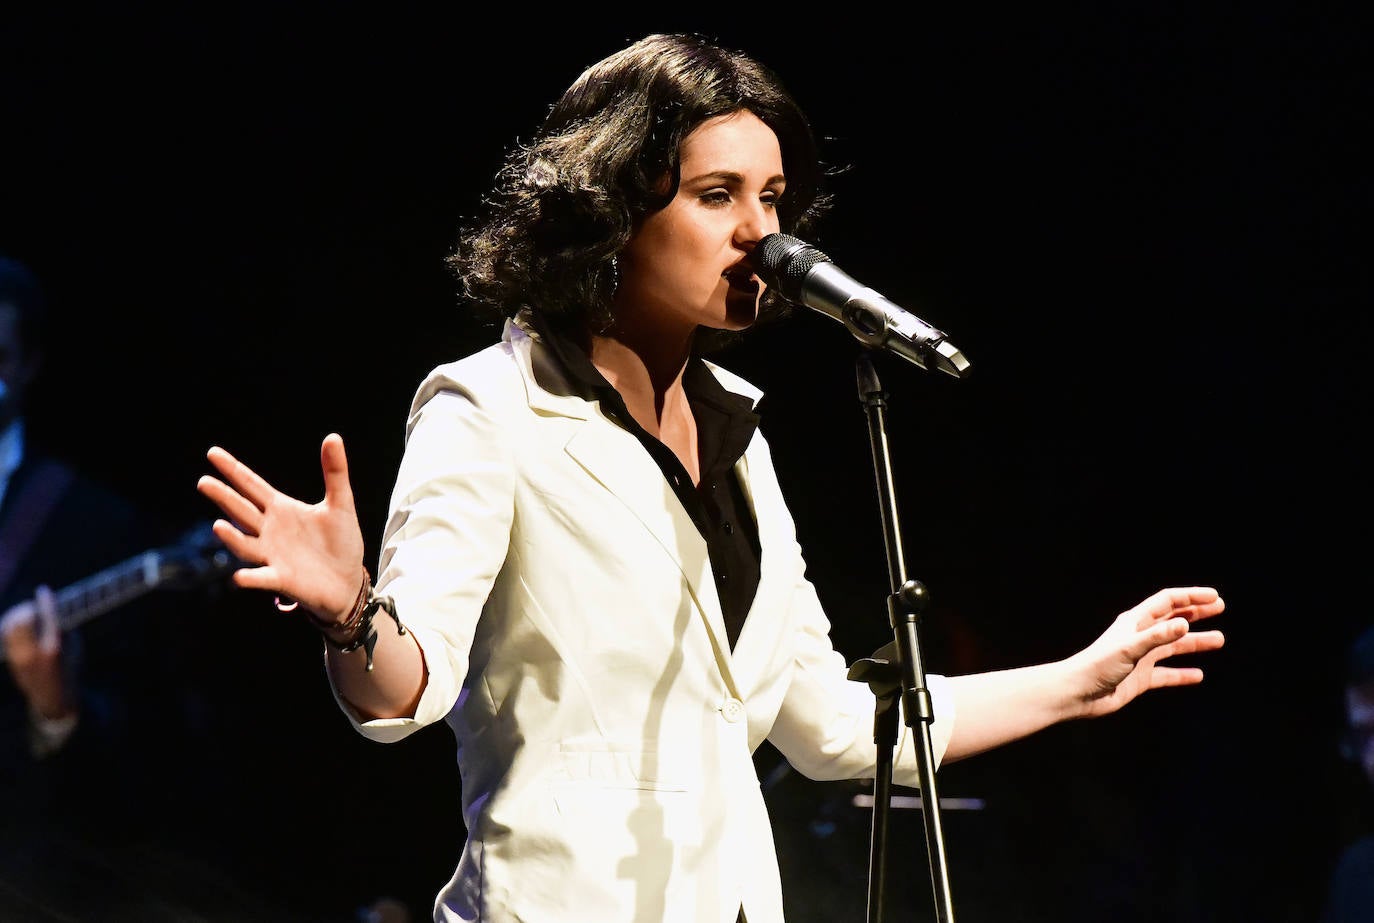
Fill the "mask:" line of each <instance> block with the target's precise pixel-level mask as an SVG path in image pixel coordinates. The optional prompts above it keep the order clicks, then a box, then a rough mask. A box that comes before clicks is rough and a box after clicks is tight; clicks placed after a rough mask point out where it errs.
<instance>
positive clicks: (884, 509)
mask: <svg viewBox="0 0 1374 923" xmlns="http://www.w3.org/2000/svg"><path fill="white" fill-rule="evenodd" d="M857 377H858V386H859V400H860V401H861V402H862V403H863V405H864V408H865V410H866V412H867V416H868V433H869V441H870V443H871V447H872V452H873V473H874V476H875V479H876V481H877V487H878V506H879V511H880V513H881V517H882V524H883V535H884V540H885V544H886V550H887V569H888V578H889V581H890V584H891V589H892V592H891V594H890V595H889V596H888V620H889V623H890V624H891V627H892V633H893V640H892V643H891V644H889V645H886V646H885V647H884V648H883V649H882V650H881V651H879V652H878V654H876V655H875V656H874V657H873V658H872V659H869V660H864V661H859V662H858V663H856V664H855V665H854V666H853V667H852V668H851V669H850V671H849V678H850V679H853V680H858V681H867V682H868V684H869V686H870V687H871V688H872V689H873V691H874V695H875V697H876V700H877V707H876V712H875V716H874V725H873V727H874V742H875V743H876V744H877V746H878V759H877V767H878V771H877V773H876V775H875V777H874V780H873V827H872V837H871V842H870V849H871V853H870V856H869V897H868V920H869V923H881V921H882V916H883V910H884V906H883V905H884V889H885V883H886V874H885V870H886V867H887V828H888V815H889V813H890V811H891V800H892V799H891V794H892V793H891V787H892V761H893V751H894V750H895V748H896V744H897V715H898V710H897V709H896V708H894V707H893V705H894V697H895V696H896V695H897V693H898V692H900V695H901V703H902V714H903V715H904V717H905V720H906V724H907V726H908V727H909V728H911V730H912V732H913V735H912V737H913V740H914V741H915V744H916V748H917V749H916V759H917V772H918V773H919V777H920V785H921V814H922V816H923V817H924V819H925V833H926V854H927V857H928V859H929V865H930V880H931V887H932V891H933V893H934V898H935V917H936V920H937V921H938V923H953V920H954V902H953V898H952V896H951V891H950V885H949V867H948V862H947V860H946V857H945V842H944V831H943V829H942V824H941V820H940V798H939V794H938V792H937V790H936V781H935V754H934V749H933V747H932V745H931V742H930V723H931V721H933V720H934V717H935V716H934V714H933V711H932V707H931V701H930V691H929V690H928V689H927V688H926V684H925V668H924V665H923V664H922V661H921V645H920V632H919V624H918V623H919V621H920V616H921V614H922V612H923V611H924V610H925V607H926V603H927V601H928V594H927V593H926V588H925V586H924V585H923V584H921V583H920V582H918V581H916V580H912V579H911V578H910V577H908V576H907V572H906V558H905V555H904V554H903V551H902V539H901V523H900V519H899V518H898V515H897V498H896V496H895V493H894V491H893V487H892V460H891V454H890V451H889V448H888V441H887V425H886V416H887V395H886V393H884V391H883V389H882V385H881V383H880V382H879V381H878V374H877V372H876V370H875V369H874V367H873V360H872V358H871V356H870V355H869V353H868V352H867V351H865V352H863V353H861V354H860V356H859V360H858V369H857ZM894 658H895V663H894V662H893V659H894Z"/></svg>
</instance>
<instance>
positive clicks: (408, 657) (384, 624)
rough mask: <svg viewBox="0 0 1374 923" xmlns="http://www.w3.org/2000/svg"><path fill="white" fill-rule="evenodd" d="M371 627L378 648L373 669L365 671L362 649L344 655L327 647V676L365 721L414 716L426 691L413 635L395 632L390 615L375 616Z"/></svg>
mask: <svg viewBox="0 0 1374 923" xmlns="http://www.w3.org/2000/svg"><path fill="white" fill-rule="evenodd" d="M374 628H375V631H376V632H377V645H376V647H375V648H373V651H372V669H371V670H370V671H369V670H368V669H367V653H366V651H365V650H364V649H362V648H359V649H358V650H355V651H352V652H350V653H344V652H343V651H341V650H339V649H337V648H335V647H333V646H332V645H326V650H327V651H328V657H327V659H326V665H327V668H328V670H329V676H330V678H331V679H332V680H333V682H334V686H335V688H336V689H337V690H338V692H339V695H340V696H342V697H343V698H344V699H345V700H347V702H348V703H349V704H350V705H352V706H353V707H354V709H356V710H357V711H358V712H359V713H360V715H361V716H362V717H363V719H364V720H370V719H373V718H410V717H414V715H415V709H416V706H417V705H418V704H419V702H420V694H421V693H422V692H424V689H425V679H426V670H425V659H424V654H423V652H421V650H420V646H419V645H418V644H416V643H415V636H414V635H412V634H411V633H410V632H406V633H405V634H404V635H403V634H400V633H399V632H397V631H396V623H395V622H393V621H392V620H391V616H389V615H387V614H384V613H378V615H377V616H376V623H375V626H374Z"/></svg>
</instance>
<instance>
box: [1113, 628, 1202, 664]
mask: <svg viewBox="0 0 1374 923" xmlns="http://www.w3.org/2000/svg"><path fill="white" fill-rule="evenodd" d="M1187 633H1188V621H1187V619H1181V618H1175V619H1169V620H1168V621H1164V622H1156V623H1154V624H1152V625H1148V626H1146V627H1145V628H1143V629H1141V630H1140V631H1139V632H1138V633H1137V634H1136V637H1135V638H1134V640H1133V641H1132V642H1131V643H1130V644H1129V645H1127V647H1126V651H1125V653H1126V656H1127V657H1128V658H1130V659H1131V660H1132V661H1134V662H1135V663H1140V661H1142V660H1144V659H1145V658H1147V657H1151V658H1153V659H1155V660H1159V659H1162V658H1163V657H1165V656H1167V653H1168V651H1169V650H1170V648H1171V646H1172V645H1173V644H1175V643H1176V642H1178V641H1179V639H1181V638H1183V637H1184V636H1186V635H1187Z"/></svg>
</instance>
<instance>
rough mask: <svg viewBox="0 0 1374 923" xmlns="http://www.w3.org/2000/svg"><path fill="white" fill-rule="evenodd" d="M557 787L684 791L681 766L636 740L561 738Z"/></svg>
mask: <svg viewBox="0 0 1374 923" xmlns="http://www.w3.org/2000/svg"><path fill="white" fill-rule="evenodd" d="M557 759H558V771H557V772H556V774H555V777H556V778H557V780H558V782H557V783H556V790H557V789H563V788H565V787H568V786H571V787H574V788H583V787H600V788H608V789H616V788H618V789H625V790H630V791H633V790H639V791H648V792H686V791H689V789H690V786H689V785H688V784H687V780H686V779H685V778H683V776H682V773H681V767H680V765H679V766H674V765H673V762H672V761H671V760H670V759H669V758H668V757H667V756H666V755H665V754H663V753H661V752H659V751H657V750H647V749H645V748H644V747H643V746H642V745H641V744H639V743H638V742H635V743H618V742H615V741H607V740H591V741H563V742H562V743H560V744H559V745H558V753H557Z"/></svg>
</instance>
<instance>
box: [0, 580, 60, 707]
mask: <svg viewBox="0 0 1374 923" xmlns="http://www.w3.org/2000/svg"><path fill="white" fill-rule="evenodd" d="M0 638H3V640H4V645H5V651H6V655H7V659H8V663H9V670H10V673H11V675H13V676H14V682H15V685H16V686H18V687H19V690H20V691H21V692H22V693H23V694H24V698H25V700H26V701H27V702H28V704H29V710H30V711H31V712H32V713H34V714H35V715H37V716H39V717H42V718H44V719H46V720H48V721H60V720H62V719H65V718H69V717H71V716H73V715H74V714H75V713H76V705H75V698H74V697H73V696H71V695H69V694H68V693H69V690H68V689H67V685H66V682H65V681H64V677H63V675H62V631H61V629H60V628H59V627H58V624H57V603H56V598H55V597H54V595H53V592H52V590H51V589H49V588H48V587H46V586H40V587H39V588H38V590H37V592H36V593H35V595H34V598H33V599H30V600H26V601H24V602H22V603H18V604H17V605H15V606H12V607H11V608H10V609H9V610H8V611H7V612H6V613H5V614H4V615H3V616H0Z"/></svg>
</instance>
